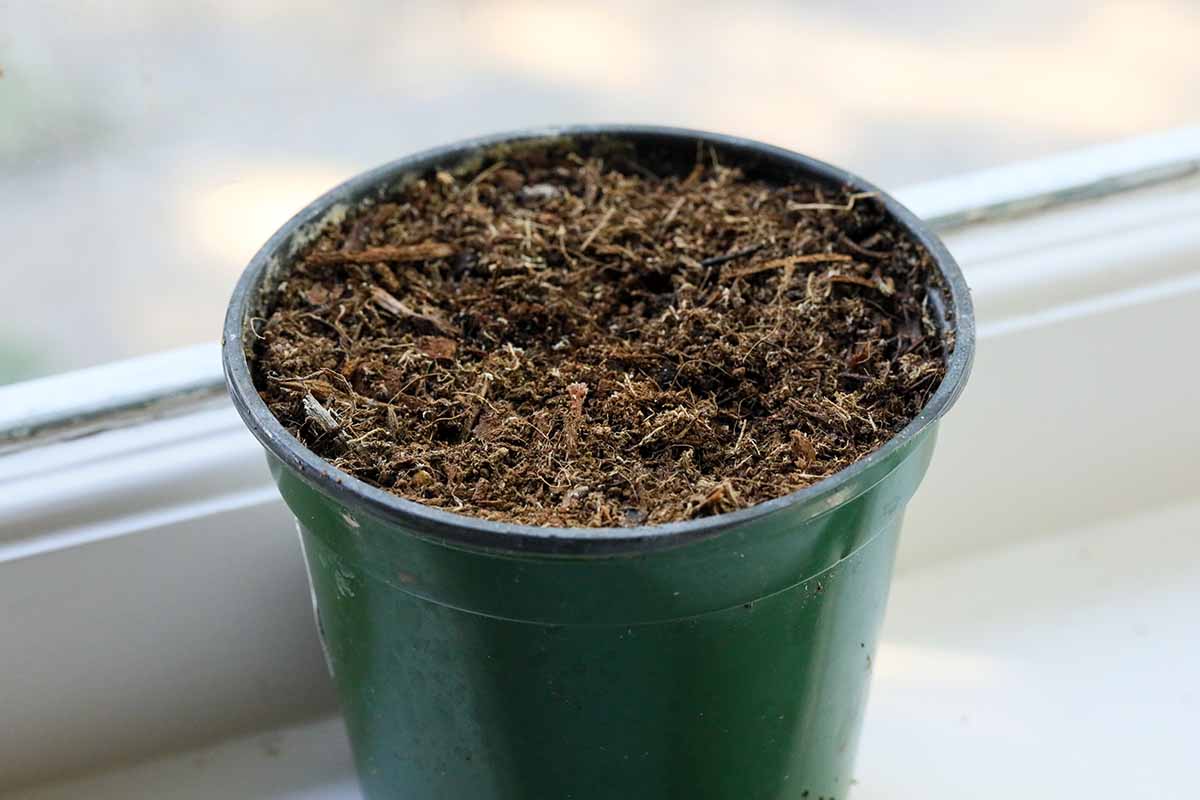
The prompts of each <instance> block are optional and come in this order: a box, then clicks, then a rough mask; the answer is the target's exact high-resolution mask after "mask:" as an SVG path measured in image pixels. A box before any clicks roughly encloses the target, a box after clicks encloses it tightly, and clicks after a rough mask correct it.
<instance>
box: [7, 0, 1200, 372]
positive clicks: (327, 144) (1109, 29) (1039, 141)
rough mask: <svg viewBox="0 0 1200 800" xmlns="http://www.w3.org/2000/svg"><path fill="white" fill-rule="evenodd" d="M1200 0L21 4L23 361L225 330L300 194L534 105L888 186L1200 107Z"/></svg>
mask: <svg viewBox="0 0 1200 800" xmlns="http://www.w3.org/2000/svg"><path fill="white" fill-rule="evenodd" d="M1197 42H1200V6H1197V5H1196V4H1195V3H1193V2H1187V1H1186V0H1180V2H1170V0H1160V1H1159V2H1109V1H1108V0H1044V1H1043V2H1031V1H1030V0H1020V1H1019V2H1013V3H988V4H979V3H955V2H949V1H948V0H939V1H932V0H931V1H926V2H920V1H914V2H906V3H896V2H892V0H870V1H865V2H847V3H801V2H783V1H782V0H781V1H780V2H738V3H731V2H693V1H692V0H680V1H679V2H660V3H647V2H640V1H638V0H630V2H605V3H572V2H564V1H563V0H558V1H557V2H494V3H492V2H463V1H461V0H460V1H459V2H446V1H443V2H427V3H418V2H401V1H397V0H387V1H386V2H382V1H381V2H358V3H350V2H346V3H312V2H297V1H296V0H223V1H221V2H200V1H199V0H174V2H160V1H159V0H126V1H125V2H120V3H111V4H109V3H102V2H98V3H92V2H89V3H78V2H45V3H42V2H37V3H34V2H27V3H16V2H14V3H4V4H2V5H0V67H2V68H3V76H2V77H0V186H2V187H3V189H2V191H0V243H2V244H3V256H2V257H0V271H2V277H3V279H4V280H3V287H4V291H3V292H2V293H0V382H5V381H12V380H17V379H20V378H23V377H28V376H31V375H37V374H44V373H47V372H53V371H57V370H63V369H70V368H74V367H79V366H84V365H89V364H94V363H97V362H102V361H107V360H111V359H115V358H120V357H125V356H131V355H137V354H141V353H147V352H152V351H156V350H161V349H165V348H170V347H177V346H181V345H186V344H192V343H197V342H203V341H212V340H215V339H216V338H217V336H218V331H219V328H220V322H221V317H222V314H223V311H224V306H225V302H226V299H227V297H228V294H229V291H230V288H231V286H232V284H233V282H234V279H235V277H236V276H237V274H238V273H239V272H240V270H241V268H242V266H243V265H244V264H245V262H246V260H247V259H248V258H249V256H250V255H251V254H252V253H253V252H254V250H255V249H256V248H257V247H258V245H259V244H261V243H262V241H263V240H264V239H265V238H266V237H267V236H268V235H269V234H270V233H271V232H272V231H273V230H274V229H275V228H276V227H277V226H278V225H279V224H280V223H282V222H283V221H284V220H285V219H286V218H287V217H288V216H290V214H291V213H292V212H294V211H295V210H297V209H298V208H299V207H301V206H302V205H304V204H305V203H306V202H307V201H308V200H310V199H312V198H313V197H315V196H316V195H317V194H318V193H320V192H322V191H324V190H325V189H327V188H329V187H330V186H332V185H333V184H335V183H337V182H338V181H340V180H341V179H344V178H346V177H348V176H350V175H351V174H353V173H355V172H357V171H360V170H362V169H364V168H367V167H369V166H372V165H374V164H377V163H380V162H383V161H387V160H389V159H392V158H395V157H397V156H399V155H402V154H406V153H409V152H412V151H414V150H416V149H419V148H423V147H427V146H431V145H435V144H438V143H443V142H448V141H451V140H455V139H459V138H462V137H465V136H470V135H476V134H481V133H486V132H492V131H499V130H505V129H511V128H517V127H524V126H530V125H540V124H549V123H564V122H592V121H630V122H645V123H651V122H654V123H663V124H671V125H684V126H692V127H698V128H707V129H712V130H718V131H724V132H729V133H735V134H740V135H745V136H750V137H754V138H760V139H764V140H768V141H771V142H773V143H778V144H781V145H784V146H787V147H790V148H793V149H796V150H801V151H804V152H807V153H809V154H812V155H815V156H818V157H820V158H824V159H826V160H829V161H833V162H835V163H838V164H840V165H843V166H846V167H849V168H850V169H852V170H854V171H857V172H859V173H860V174H862V175H864V176H866V177H868V178H871V179H873V180H875V181H876V182H878V183H881V184H882V185H883V186H885V187H896V186H898V185H901V184H905V183H909V182H914V181H920V180H923V179H927V178H934V177H941V176H945V175H949V174H952V173H957V172H962V171H965V170H970V169H974V168H978V167H984V166H990V165H994V164H998V163H1002V162H1006V161H1010V160H1014V159H1022V158H1027V157H1033V156H1038V155H1044V154H1048V153H1052V152H1054V151H1058V150H1062V149H1066V148H1071V147H1074V146H1078V145H1082V144H1088V143H1094V142H1101V141H1106V140H1112V139H1116V138H1120V137H1124V136H1128V135H1132V134H1137V133H1142V132H1148V131H1153V130H1157V129H1161V128H1165V127H1169V126H1174V125H1179V124H1183V123H1187V122H1189V121H1192V120H1195V119H1196V117H1197V114H1198V113H1200V91H1198V90H1197V87H1198V86H1200V49H1198V48H1197V47H1196V43H1197Z"/></svg>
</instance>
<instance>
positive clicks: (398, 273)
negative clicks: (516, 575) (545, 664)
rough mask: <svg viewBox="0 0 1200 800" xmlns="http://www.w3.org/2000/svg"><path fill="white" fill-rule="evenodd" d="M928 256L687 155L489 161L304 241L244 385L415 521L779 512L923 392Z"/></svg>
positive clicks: (834, 195) (927, 363)
mask: <svg viewBox="0 0 1200 800" xmlns="http://www.w3.org/2000/svg"><path fill="white" fill-rule="evenodd" d="M937 279H938V276H937V274H936V270H935V268H934V267H933V264H932V261H931V259H930V257H929V255H928V254H927V253H926V252H925V250H924V249H923V248H922V247H921V246H920V245H919V244H917V243H916V242H915V241H913V240H912V239H911V238H910V237H908V236H907V235H906V234H904V233H903V232H902V231H901V230H900V228H899V227H898V226H897V225H896V224H895V223H893V222H892V221H891V220H890V219H889V217H888V216H887V215H886V214H885V213H884V212H883V210H882V207H881V206H880V205H879V204H878V203H877V202H876V201H875V199H874V198H873V197H872V196H870V195H863V194H854V193H851V192H849V191H846V190H843V189H840V188H838V187H829V186H823V185H817V184H813V183H798V184H792V185H786V186H776V185H770V184H767V183H764V182H762V181H759V180H755V179H751V178H749V177H747V176H746V175H744V174H743V173H742V172H741V171H739V170H738V169H736V168H733V167H730V166H727V165H724V164H721V163H719V161H718V159H717V157H716V155H715V153H712V152H709V151H707V150H705V151H704V152H702V153H697V157H696V162H695V166H694V168H692V169H691V171H690V172H686V171H685V172H684V173H681V174H679V175H672V176H666V177H662V176H659V175H656V174H654V173H653V172H651V171H650V170H649V169H647V168H646V167H645V166H643V165H640V164H638V163H636V162H634V161H633V160H631V159H628V158H600V157H592V156H588V157H584V156H580V155H577V154H575V153H572V152H569V151H566V150H559V151H554V152H551V151H542V152H526V153H524V154H523V155H516V154H509V155H508V156H507V157H505V158H504V160H500V161H494V162H493V163H490V164H485V165H484V166H483V167H482V168H481V169H479V170H477V171H476V172H475V173H474V174H465V175H451V174H449V173H446V172H438V173H433V174H429V175H426V176H424V177H423V178H422V179H420V180H416V181H414V182H412V183H411V184H409V185H408V186H407V187H405V188H404V189H402V190H400V191H399V192H398V193H397V194H396V195H395V196H394V197H391V198H389V199H388V200H387V201H380V202H371V203H369V204H364V205H363V206H362V207H360V208H358V209H356V210H354V211H353V212H351V213H350V214H349V215H348V217H347V219H346V220H345V221H344V222H343V223H342V224H341V225H340V226H335V227H333V228H331V229H330V230H328V231H326V232H325V233H324V235H323V236H322V237H321V238H319V239H318V240H316V241H315V242H314V243H313V244H312V245H311V246H310V247H309V248H308V249H307V250H306V251H305V252H304V253H302V254H301V255H300V256H299V260H298V262H297V263H296V265H295V266H294V267H293V269H292V271H291V273H290V275H289V276H288V279H287V280H286V282H284V283H283V284H281V286H280V287H279V291H278V297H277V298H276V302H275V305H274V308H273V310H272V312H271V313H270V315H269V317H268V318H267V319H266V321H265V322H262V321H260V322H259V323H258V324H257V331H258V333H259V334H260V337H261V338H260V339H259V340H258V343H257V347H256V351H255V354H254V359H253V360H254V371H255V378H256V381H257V382H258V386H259V389H260V391H261V393H262V396H263V398H264V399H265V400H266V402H267V403H268V405H269V406H270V408H271V410H272V411H273V412H274V413H275V414H276V415H277V416H278V418H279V419H280V420H281V421H282V422H283V424H284V425H285V426H286V427H287V428H288V429H289V430H291V431H292V432H293V433H294V434H295V435H296V436H297V437H299V439H300V440H301V441H302V442H304V443H305V444H306V445H307V446H308V447H310V448H311V449H312V450H313V451H315V452H316V453H317V454H319V455H320V456H322V457H324V458H325V459H327V460H328V461H330V462H331V463H332V464H334V465H335V466H337V467H339V468H341V469H343V470H345V471H347V472H349V473H350V474H352V475H355V476H356V477H358V478H361V479H363V480H365V481H367V482H368V483H371V484H374V485H376V486H380V487H382V488H384V489H387V490H388V491H391V492H394V493H396V494H398V495H401V496H403V497H406V498H409V499H411V500H415V501H418V502H421V503H424V504H426V505H431V506H438V507H440V508H444V509H447V510H452V511H456V512H459V513H463V514H470V515H474V516H478V517H485V518H488V519H492V520H501V521H507V522H519V523H527V524H533V525H561V526H630V525H641V524H656V523H664V522H670V521H675V520H683V519H689V518H693V517H697V516H706V515H712V514H718V513H722V512H726V511H731V510H733V509H736V508H741V507H744V506H748V505H751V504H754V503H759V502H762V501H764V500H769V499H771V498H774V497H779V496H781V495H784V494H787V493H788V492H791V491H794V490H796V489H799V488H801V487H804V486H808V485H809V484H812V483H813V482H815V481H818V480H820V479H821V478H823V477H825V476H828V475H830V474H832V473H834V472H836V471H838V470H840V469H843V468H844V467H847V466H849V465H850V464H852V463H854V462H855V461H857V460H858V459H860V458H862V457H863V456H865V455H866V454H868V453H870V452H871V451H873V450H875V449H876V448H878V447H879V446H880V445H882V444H883V443H884V442H886V441H887V440H888V439H889V438H890V437H891V436H892V435H893V434H895V433H896V432H897V431H899V430H900V429H901V428H903V427H904V425H906V424H907V423H908V422H909V421H910V420H911V419H912V418H913V417H914V416H915V415H916V414H917V413H918V412H919V411H920V409H921V408H922V407H923V406H924V405H925V403H926V401H927V400H928V398H929V396H930V394H931V393H932V392H933V391H934V389H935V388H936V387H937V385H938V383H939V381H940V380H941V378H942V376H943V374H944V371H945V366H944V359H945V351H946V350H947V349H948V348H950V347H952V346H953V344H952V342H947V341H943V339H942V337H941V336H940V335H939V333H938V332H937V330H936V329H935V327H934V324H933V322H932V318H931V315H930V309H929V308H928V304H927V303H926V285H927V284H928V283H930V282H935V281H937Z"/></svg>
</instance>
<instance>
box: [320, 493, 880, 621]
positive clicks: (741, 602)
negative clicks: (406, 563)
mask: <svg viewBox="0 0 1200 800" xmlns="http://www.w3.org/2000/svg"><path fill="white" fill-rule="evenodd" d="M900 513H901V509H897V510H896V511H894V512H893V513H891V514H889V515H888V516H887V517H885V518H884V519H883V522H882V523H881V524H880V525H879V527H878V528H876V529H875V531H874V533H872V534H871V535H870V536H869V537H868V538H867V539H866V540H864V541H863V542H861V543H860V544H859V545H858V546H857V547H855V548H854V549H853V550H851V551H850V552H849V553H846V555H844V556H842V557H841V558H839V559H838V560H837V561H835V562H833V563H832V564H830V565H829V566H827V567H825V568H823V569H822V570H820V571H819V572H815V573H813V574H812V575H810V576H808V577H807V578H804V579H802V580H799V581H795V582H794V583H789V584H788V585H787V586H784V587H782V588H779V589H776V590H774V591H772V592H768V593H767V594H764V595H762V596H760V597H754V598H750V599H747V600H739V601H737V602H735V603H731V604H729V605H727V606H721V607H720V608H714V609H711V610H708V611H701V612H699V613H696V614H685V615H683V616H679V617H665V618H663V619H649V620H638V621H636V622H547V621H544V620H536V619H520V618H519V617H510V616H505V615H503V614H489V613H487V612H485V611H478V610H475V609H471V608H466V607H464V606H460V605H456V604H454V603H447V602H444V601H441V600H436V599H434V598H432V597H429V596H427V595H424V594H421V593H419V592H415V591H413V590H412V589H409V588H405V587H404V586H401V585H400V584H398V583H393V582H392V581H390V580H387V579H384V578H382V577H381V576H379V575H376V574H375V573H374V572H371V571H368V570H361V571H362V572H363V573H364V574H366V575H368V576H370V577H371V578H373V579H375V580H378V581H379V582H380V583H382V584H383V585H385V586H387V587H388V588H390V589H394V590H396V591H398V592H401V593H403V594H406V595H409V596H410V597H415V598H417V599H418V600H422V601H424V602H427V603H432V604H433V605H435V606H440V607H442V608H448V609H450V610H452V611H460V612H462V613H464V614H471V615H472V616H476V617H485V618H487V619H494V620H498V621H501V622H513V623H517V624H521V625H535V626H539V627H543V628H636V627H642V626H645V625H665V624H669V623H675V622H686V621H688V620H690V619H699V618H700V617H707V616H710V615H712V614H720V613H723V612H725V611H730V610H732V609H735V608H739V607H741V606H745V605H746V604H747V603H761V602H763V601H764V600H769V599H771V598H772V597H775V596H777V595H780V594H783V593H784V592H789V591H791V590H792V589H795V588H796V587H797V586H800V585H802V584H805V583H808V582H810V581H813V580H816V579H818V578H820V577H822V576H823V575H827V574H828V573H829V572H830V571H831V570H834V569H837V568H838V567H839V566H841V565H842V564H844V563H845V562H846V561H848V560H850V559H851V558H854V557H855V556H856V555H858V554H859V553H860V552H861V551H862V550H863V549H864V548H865V547H867V546H868V545H869V544H871V543H872V542H874V541H875V540H876V539H878V538H879V536H880V535H881V534H882V533H883V531H884V530H885V529H886V528H887V527H888V526H889V525H891V524H892V523H893V522H894V521H895V519H896V517H897V515H899V514H900ZM318 541H319V540H318ZM321 546H322V547H323V548H325V549H328V545H326V544H324V543H323V542H322V543H321Z"/></svg>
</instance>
